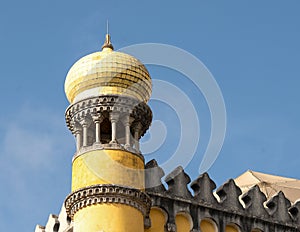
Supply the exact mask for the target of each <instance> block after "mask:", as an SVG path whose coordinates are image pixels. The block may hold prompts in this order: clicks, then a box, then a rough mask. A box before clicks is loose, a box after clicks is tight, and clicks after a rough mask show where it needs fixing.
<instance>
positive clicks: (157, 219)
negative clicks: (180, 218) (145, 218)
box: [145, 207, 167, 232]
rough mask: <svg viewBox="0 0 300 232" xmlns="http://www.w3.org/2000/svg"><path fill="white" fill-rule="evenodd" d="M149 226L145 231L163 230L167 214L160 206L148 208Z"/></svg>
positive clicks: (162, 231)
mask: <svg viewBox="0 0 300 232" xmlns="http://www.w3.org/2000/svg"><path fill="white" fill-rule="evenodd" d="M149 216H150V220H151V227H150V228H149V229H146V230H145V232H164V231H165V224H166V222H167V214H166V213H165V212H164V211H163V210H162V209H160V208H156V207H153V208H151V210H150V215H149Z"/></svg>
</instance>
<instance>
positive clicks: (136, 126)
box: [134, 122, 142, 152]
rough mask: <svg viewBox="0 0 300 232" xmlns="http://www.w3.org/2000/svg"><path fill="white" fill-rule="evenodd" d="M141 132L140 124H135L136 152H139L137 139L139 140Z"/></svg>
mask: <svg viewBox="0 0 300 232" xmlns="http://www.w3.org/2000/svg"><path fill="white" fill-rule="evenodd" d="M141 130H142V124H141V123H140V122H138V123H136V124H135V125H134V148H135V150H137V151H138V152H140V142H139V139H140V134H141Z"/></svg>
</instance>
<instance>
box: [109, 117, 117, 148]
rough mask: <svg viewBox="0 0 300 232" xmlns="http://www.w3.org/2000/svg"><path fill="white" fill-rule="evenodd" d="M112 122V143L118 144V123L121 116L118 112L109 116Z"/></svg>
mask: <svg viewBox="0 0 300 232" xmlns="http://www.w3.org/2000/svg"><path fill="white" fill-rule="evenodd" d="M109 119H110V122H111V141H110V143H117V122H118V120H119V114H118V113H116V112H111V113H110V115H109Z"/></svg>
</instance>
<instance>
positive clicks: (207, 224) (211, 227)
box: [200, 218, 218, 232]
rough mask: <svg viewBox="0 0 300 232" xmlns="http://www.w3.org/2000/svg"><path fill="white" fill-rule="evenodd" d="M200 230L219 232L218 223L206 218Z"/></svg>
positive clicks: (203, 231)
mask: <svg viewBox="0 0 300 232" xmlns="http://www.w3.org/2000/svg"><path fill="white" fill-rule="evenodd" d="M200 229H201V231H202V232H217V231H218V228H217V225H216V223H215V222H214V221H213V220H212V219H210V218H205V219H203V220H202V221H201V223H200Z"/></svg>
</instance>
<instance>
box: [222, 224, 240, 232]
mask: <svg viewBox="0 0 300 232" xmlns="http://www.w3.org/2000/svg"><path fill="white" fill-rule="evenodd" d="M225 232H239V229H238V227H237V226H235V225H227V226H226V227H225Z"/></svg>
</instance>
